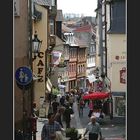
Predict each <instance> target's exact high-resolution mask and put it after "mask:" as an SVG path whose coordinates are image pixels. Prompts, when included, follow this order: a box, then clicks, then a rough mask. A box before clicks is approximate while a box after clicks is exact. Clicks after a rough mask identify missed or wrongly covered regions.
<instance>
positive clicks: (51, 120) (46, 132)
mask: <svg viewBox="0 0 140 140" xmlns="http://www.w3.org/2000/svg"><path fill="white" fill-rule="evenodd" d="M57 131H63V129H62V128H61V126H60V124H59V123H58V122H56V121H55V115H54V114H53V113H49V114H48V121H47V122H46V123H45V124H44V125H43V128H42V131H41V140H55V138H56V132H57Z"/></svg>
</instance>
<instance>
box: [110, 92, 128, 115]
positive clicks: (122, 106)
mask: <svg viewBox="0 0 140 140" xmlns="http://www.w3.org/2000/svg"><path fill="white" fill-rule="evenodd" d="M112 95H113V114H114V116H115V117H125V114H126V100H125V92H112Z"/></svg>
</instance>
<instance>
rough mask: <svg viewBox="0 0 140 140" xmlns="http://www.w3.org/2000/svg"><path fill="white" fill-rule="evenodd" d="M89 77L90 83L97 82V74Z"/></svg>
mask: <svg viewBox="0 0 140 140" xmlns="http://www.w3.org/2000/svg"><path fill="white" fill-rule="evenodd" d="M87 79H88V80H89V82H90V83H92V82H95V81H96V80H97V79H96V78H95V75H93V74H92V75H88V76H87Z"/></svg>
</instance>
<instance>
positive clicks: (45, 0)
mask: <svg viewBox="0 0 140 140" xmlns="http://www.w3.org/2000/svg"><path fill="white" fill-rule="evenodd" d="M33 2H35V3H37V4H38V5H42V6H51V0H33Z"/></svg>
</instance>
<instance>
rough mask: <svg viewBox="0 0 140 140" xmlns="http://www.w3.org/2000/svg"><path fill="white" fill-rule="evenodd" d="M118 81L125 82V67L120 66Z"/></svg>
mask: <svg viewBox="0 0 140 140" xmlns="http://www.w3.org/2000/svg"><path fill="white" fill-rule="evenodd" d="M120 83H122V84H125V83H126V68H125V67H124V68H122V69H121V70H120Z"/></svg>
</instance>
